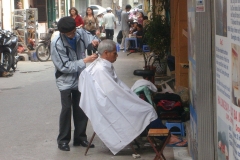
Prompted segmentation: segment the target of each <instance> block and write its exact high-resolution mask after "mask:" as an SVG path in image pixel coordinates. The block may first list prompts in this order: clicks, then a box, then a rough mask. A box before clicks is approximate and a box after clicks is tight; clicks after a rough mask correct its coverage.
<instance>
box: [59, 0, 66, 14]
mask: <svg viewBox="0 0 240 160" xmlns="http://www.w3.org/2000/svg"><path fill="white" fill-rule="evenodd" d="M60 11H61V12H60V16H61V17H64V16H65V15H66V14H65V0H61V10H60Z"/></svg>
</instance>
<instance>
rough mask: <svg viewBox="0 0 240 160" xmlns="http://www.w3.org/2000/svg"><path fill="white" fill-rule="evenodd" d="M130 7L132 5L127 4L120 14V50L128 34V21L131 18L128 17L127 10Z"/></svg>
mask: <svg viewBox="0 0 240 160" xmlns="http://www.w3.org/2000/svg"><path fill="white" fill-rule="evenodd" d="M131 8H132V6H131V5H129V4H127V5H126V7H125V10H124V11H122V14H121V20H122V24H121V30H122V35H123V38H122V43H121V47H120V49H121V50H123V49H124V44H125V38H127V37H128V35H129V22H131V21H133V20H132V19H129V18H128V15H129V11H130V9H131ZM126 47H127V48H128V46H126Z"/></svg>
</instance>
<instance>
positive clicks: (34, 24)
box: [26, 8, 38, 50]
mask: <svg viewBox="0 0 240 160" xmlns="http://www.w3.org/2000/svg"><path fill="white" fill-rule="evenodd" d="M26 22H27V23H26V29H27V47H28V49H29V50H34V49H35V47H36V46H37V43H38V33H37V29H38V9H37V8H30V9H27V10H26Z"/></svg>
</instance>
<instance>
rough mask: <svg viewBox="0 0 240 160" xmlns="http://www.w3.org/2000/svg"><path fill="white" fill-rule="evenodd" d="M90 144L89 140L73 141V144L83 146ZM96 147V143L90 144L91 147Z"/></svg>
mask: <svg viewBox="0 0 240 160" xmlns="http://www.w3.org/2000/svg"><path fill="white" fill-rule="evenodd" d="M88 144H89V142H88V141H78V142H76V141H74V142H73V146H83V147H88ZM94 147H95V145H94V144H91V145H90V148H94Z"/></svg>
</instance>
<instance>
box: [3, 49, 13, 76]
mask: <svg viewBox="0 0 240 160" xmlns="http://www.w3.org/2000/svg"><path fill="white" fill-rule="evenodd" d="M2 55H3V57H1V58H3V61H2V62H3V63H1V66H3V67H4V69H5V70H6V71H7V72H9V71H10V69H11V66H12V63H13V61H12V55H11V54H10V53H9V52H8V51H4V52H3V54H2Z"/></svg>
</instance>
